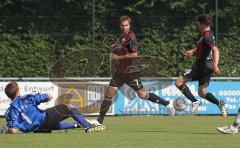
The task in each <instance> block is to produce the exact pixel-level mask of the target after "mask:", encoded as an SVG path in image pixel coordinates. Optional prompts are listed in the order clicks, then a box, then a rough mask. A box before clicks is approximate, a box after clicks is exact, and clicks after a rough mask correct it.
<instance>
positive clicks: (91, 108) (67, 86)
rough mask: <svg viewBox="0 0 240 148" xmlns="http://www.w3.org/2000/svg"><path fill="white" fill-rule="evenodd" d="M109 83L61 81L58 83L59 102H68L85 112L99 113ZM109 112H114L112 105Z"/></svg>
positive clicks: (89, 113)
mask: <svg viewBox="0 0 240 148" xmlns="http://www.w3.org/2000/svg"><path fill="white" fill-rule="evenodd" d="M106 89H107V83H103V82H94V83H91V82H89V83H83V82H78V83H60V84H59V85H58V96H59V97H58V100H57V101H58V102H57V103H58V104H61V103H67V104H70V105H72V106H73V107H75V108H77V109H78V111H80V112H81V113H83V114H88V115H96V114H99V111H100V107H101V103H102V100H103V99H104V98H105V97H104V96H105V91H106ZM108 114H113V109H112V107H111V108H110V109H109V112H108Z"/></svg>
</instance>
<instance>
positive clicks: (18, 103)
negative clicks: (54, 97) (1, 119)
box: [5, 94, 49, 132]
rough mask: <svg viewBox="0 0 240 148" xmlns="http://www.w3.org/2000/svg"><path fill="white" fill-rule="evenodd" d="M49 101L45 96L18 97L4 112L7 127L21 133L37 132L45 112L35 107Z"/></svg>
mask: <svg viewBox="0 0 240 148" xmlns="http://www.w3.org/2000/svg"><path fill="white" fill-rule="evenodd" d="M47 101H49V98H48V95H47V94H37V95H24V96H18V97H17V98H15V99H14V100H13V102H12V103H11V104H10V107H9V108H8V109H7V111H6V112H5V118H6V121H7V126H8V127H9V128H18V129H19V130H21V131H22V132H32V131H35V130H38V129H39V128H40V126H41V125H42V123H43V122H44V120H45V118H46V112H45V111H43V110H40V109H39V108H38V107H37V105H39V104H40V103H42V102H47Z"/></svg>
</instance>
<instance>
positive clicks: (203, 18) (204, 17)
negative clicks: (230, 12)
mask: <svg viewBox="0 0 240 148" xmlns="http://www.w3.org/2000/svg"><path fill="white" fill-rule="evenodd" d="M197 21H198V22H199V23H200V24H205V25H207V26H212V25H213V19H212V17H211V16H210V15H208V14H200V15H199V16H198V18H197Z"/></svg>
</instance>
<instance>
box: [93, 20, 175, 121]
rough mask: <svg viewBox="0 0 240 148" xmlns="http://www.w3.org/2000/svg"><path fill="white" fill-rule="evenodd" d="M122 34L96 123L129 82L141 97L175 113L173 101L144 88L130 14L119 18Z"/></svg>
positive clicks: (113, 57)
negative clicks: (111, 75) (115, 65)
mask: <svg viewBox="0 0 240 148" xmlns="http://www.w3.org/2000/svg"><path fill="white" fill-rule="evenodd" d="M119 25H120V28H121V31H122V32H121V35H120V38H119V42H118V44H113V45H112V48H114V50H113V52H111V53H110V54H109V58H110V59H111V60H114V61H116V62H118V65H117V68H116V70H115V72H114V74H113V77H112V79H111V81H110V84H109V86H108V89H107V91H106V94H105V99H104V100H103V102H102V104H101V109H100V115H99V117H98V119H97V120H93V122H95V124H102V123H103V120H104V117H105V115H106V113H107V112H108V110H109V108H110V106H111V104H112V99H113V97H114V95H115V93H116V92H117V91H118V89H119V88H120V87H121V86H122V85H123V84H127V85H128V86H130V87H131V88H132V89H133V90H134V91H135V92H137V94H138V96H139V97H140V98H141V99H146V100H149V101H151V102H154V103H158V104H162V105H164V106H166V107H167V108H168V111H169V113H170V115H171V116H173V115H174V113H175V109H174V107H173V104H172V101H167V100H164V99H162V98H160V97H159V96H157V95H156V94H154V93H147V92H146V90H145V89H144V87H143V85H142V82H141V80H140V76H139V69H138V67H137V61H136V58H137V57H138V52H137V46H136V44H137V43H136V37H135V34H134V33H133V32H132V31H131V30H130V27H131V19H130V17H128V16H121V17H120V19H119Z"/></svg>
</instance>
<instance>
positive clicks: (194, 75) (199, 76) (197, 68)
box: [182, 61, 213, 86]
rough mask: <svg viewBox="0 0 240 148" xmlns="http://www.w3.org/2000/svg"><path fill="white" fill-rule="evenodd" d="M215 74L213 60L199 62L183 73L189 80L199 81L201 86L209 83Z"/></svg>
mask: <svg viewBox="0 0 240 148" xmlns="http://www.w3.org/2000/svg"><path fill="white" fill-rule="evenodd" d="M212 74H213V68H212V62H211V61H209V62H206V63H201V64H197V63H195V64H194V65H193V66H192V67H191V68H190V69H186V70H185V71H184V73H183V74H182V76H183V77H186V78H187V79H188V80H189V81H198V82H199V86H201V85H207V86H208V85H209V81H210V79H211V77H212Z"/></svg>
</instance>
